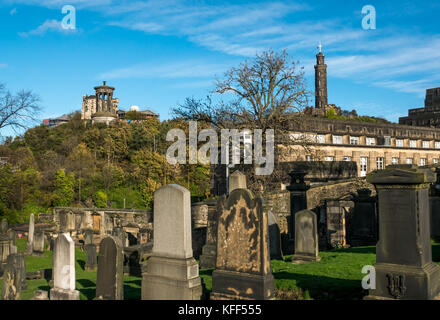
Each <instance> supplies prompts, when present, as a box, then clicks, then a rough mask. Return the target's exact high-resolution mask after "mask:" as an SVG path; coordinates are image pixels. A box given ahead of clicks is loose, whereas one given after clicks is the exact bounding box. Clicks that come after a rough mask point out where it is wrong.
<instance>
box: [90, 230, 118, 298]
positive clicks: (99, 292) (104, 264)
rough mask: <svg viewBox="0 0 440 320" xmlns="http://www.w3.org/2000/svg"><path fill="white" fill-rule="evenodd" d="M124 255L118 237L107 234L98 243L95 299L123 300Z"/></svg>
mask: <svg viewBox="0 0 440 320" xmlns="http://www.w3.org/2000/svg"><path fill="white" fill-rule="evenodd" d="M123 267H124V256H123V254H122V243H121V240H120V239H119V238H116V237H111V236H107V237H105V238H104V239H103V240H102V241H101V243H100V245H99V256H98V275H97V278H96V299H98V300H124V271H123Z"/></svg>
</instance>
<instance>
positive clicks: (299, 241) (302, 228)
mask: <svg viewBox="0 0 440 320" xmlns="http://www.w3.org/2000/svg"><path fill="white" fill-rule="evenodd" d="M295 228H296V230H295V254H294V255H293V257H292V262H293V263H295V264H297V263H304V262H313V261H320V260H321V258H320V257H319V256H318V223H317V219H316V214H315V213H314V212H313V211H310V210H301V211H299V212H297V213H295Z"/></svg>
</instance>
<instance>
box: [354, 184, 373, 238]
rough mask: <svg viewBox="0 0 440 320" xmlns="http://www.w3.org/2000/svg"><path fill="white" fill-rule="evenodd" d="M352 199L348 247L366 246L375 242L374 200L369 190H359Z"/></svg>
mask: <svg viewBox="0 0 440 320" xmlns="http://www.w3.org/2000/svg"><path fill="white" fill-rule="evenodd" d="M357 193H358V194H357V196H355V197H354V198H353V201H354V210H353V213H352V215H351V217H350V237H349V238H350V245H351V246H368V245H375V244H376V242H377V212H376V198H375V197H372V196H371V190H370V189H367V188H363V189H359V190H358V192H357Z"/></svg>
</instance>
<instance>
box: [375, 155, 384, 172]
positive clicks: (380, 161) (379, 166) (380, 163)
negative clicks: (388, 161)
mask: <svg viewBox="0 0 440 320" xmlns="http://www.w3.org/2000/svg"><path fill="white" fill-rule="evenodd" d="M376 168H377V170H383V158H382V157H377V158H376Z"/></svg>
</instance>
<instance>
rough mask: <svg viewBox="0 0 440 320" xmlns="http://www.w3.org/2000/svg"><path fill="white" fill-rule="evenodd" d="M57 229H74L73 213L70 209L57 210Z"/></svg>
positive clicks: (60, 230) (67, 230)
mask: <svg viewBox="0 0 440 320" xmlns="http://www.w3.org/2000/svg"><path fill="white" fill-rule="evenodd" d="M58 230H59V232H60V233H65V232H71V231H73V230H75V214H74V213H73V212H72V211H71V210H67V209H61V210H59V211H58Z"/></svg>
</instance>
